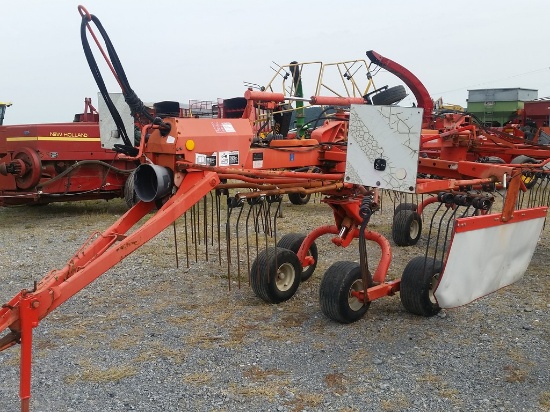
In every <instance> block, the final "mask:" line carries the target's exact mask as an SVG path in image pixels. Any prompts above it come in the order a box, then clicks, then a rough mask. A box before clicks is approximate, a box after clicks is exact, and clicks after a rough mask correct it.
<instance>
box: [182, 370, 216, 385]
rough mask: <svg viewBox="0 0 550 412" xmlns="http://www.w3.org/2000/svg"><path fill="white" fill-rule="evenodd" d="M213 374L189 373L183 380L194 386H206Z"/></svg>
mask: <svg viewBox="0 0 550 412" xmlns="http://www.w3.org/2000/svg"><path fill="white" fill-rule="evenodd" d="M212 377H213V375H212V374H211V373H200V372H196V373H188V374H185V375H184V377H183V382H185V383H186V384H188V385H193V386H204V385H206V384H207V383H209V382H211V381H212Z"/></svg>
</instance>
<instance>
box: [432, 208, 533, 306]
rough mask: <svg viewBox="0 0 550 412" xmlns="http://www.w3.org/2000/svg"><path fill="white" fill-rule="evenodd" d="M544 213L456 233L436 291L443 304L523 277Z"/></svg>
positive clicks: (455, 302)
mask: <svg viewBox="0 0 550 412" xmlns="http://www.w3.org/2000/svg"><path fill="white" fill-rule="evenodd" d="M543 224H544V217H539V218H536V219H530V220H524V221H519V222H515V223H506V224H501V225H498V226H494V227H489V228H482V229H476V230H471V231H466V232H459V233H455V234H454V237H453V240H452V244H451V250H450V251H449V256H448V258H447V263H446V265H445V269H444V271H443V274H442V276H441V280H440V282H439V284H438V286H437V289H436V290H435V292H434V295H435V297H436V299H437V303H438V304H439V306H441V307H442V308H453V307H457V306H462V305H465V304H467V303H470V302H472V301H474V300H476V299H478V298H480V297H482V296H485V295H487V294H489V293H492V292H495V291H497V290H498V289H501V288H503V287H505V286H508V285H511V284H512V283H514V282H516V281H517V280H519V279H521V277H522V276H523V274H524V273H525V271H526V270H527V266H528V265H529V262H530V261H531V258H532V257H533V253H534V251H535V247H536V245H537V242H538V239H539V236H540V233H541V231H542V226H543Z"/></svg>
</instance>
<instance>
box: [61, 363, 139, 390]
mask: <svg viewBox="0 0 550 412" xmlns="http://www.w3.org/2000/svg"><path fill="white" fill-rule="evenodd" d="M79 365H80V368H81V369H82V370H81V371H80V372H77V373H74V374H71V375H67V376H65V378H64V381H65V383H67V384H69V385H72V384H75V383H77V382H79V381H82V380H84V381H89V382H118V381H120V380H122V379H124V378H128V377H131V376H134V375H136V374H137V370H136V369H135V368H134V367H133V366H131V365H121V366H114V367H111V368H105V369H102V368H98V367H96V366H94V365H92V362H91V361H90V360H88V359H86V360H82V361H81V362H79Z"/></svg>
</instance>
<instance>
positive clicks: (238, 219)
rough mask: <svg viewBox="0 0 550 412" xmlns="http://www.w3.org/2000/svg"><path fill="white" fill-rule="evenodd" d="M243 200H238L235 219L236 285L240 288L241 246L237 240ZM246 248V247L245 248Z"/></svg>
mask: <svg viewBox="0 0 550 412" xmlns="http://www.w3.org/2000/svg"><path fill="white" fill-rule="evenodd" d="M243 206H244V202H243V201H240V204H239V207H240V210H239V214H238V215H237V221H236V222H235V237H236V238H237V287H238V288H239V289H240V288H241V246H240V241H239V237H240V234H239V223H240V221H241V216H242V214H243V209H244V207H243ZM247 249H248V248H247Z"/></svg>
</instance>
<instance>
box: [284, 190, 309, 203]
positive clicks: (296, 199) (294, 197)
mask: <svg viewBox="0 0 550 412" xmlns="http://www.w3.org/2000/svg"><path fill="white" fill-rule="evenodd" d="M309 199H311V194H307V195H304V194H302V193H289V194H288V200H290V203H292V204H293V205H306V204H307V203H308V202H309Z"/></svg>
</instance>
